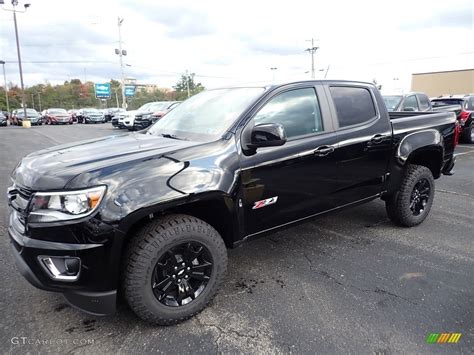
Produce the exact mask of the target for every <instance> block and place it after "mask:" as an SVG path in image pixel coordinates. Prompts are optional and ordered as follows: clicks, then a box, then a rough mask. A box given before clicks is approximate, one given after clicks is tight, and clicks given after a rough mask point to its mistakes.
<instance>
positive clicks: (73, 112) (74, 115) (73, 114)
mask: <svg viewBox="0 0 474 355" xmlns="http://www.w3.org/2000/svg"><path fill="white" fill-rule="evenodd" d="M77 111H78V110H68V111H67V113H68V114H69V116H71V118H72V121H73V122H77V117H76V114H77Z"/></svg>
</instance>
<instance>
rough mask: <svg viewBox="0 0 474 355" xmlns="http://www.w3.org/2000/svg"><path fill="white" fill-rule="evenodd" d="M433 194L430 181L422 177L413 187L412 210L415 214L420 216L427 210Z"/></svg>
mask: <svg viewBox="0 0 474 355" xmlns="http://www.w3.org/2000/svg"><path fill="white" fill-rule="evenodd" d="M430 195H431V187H430V183H429V181H428V180H427V179H425V178H422V179H420V180H419V181H418V182H417V183H416V184H415V187H414V188H413V192H412V194H411V198H410V210H411V211H412V213H413V215H414V216H419V215H420V214H422V213H423V211H424V210H425V206H426V205H427V204H428V201H429V199H430Z"/></svg>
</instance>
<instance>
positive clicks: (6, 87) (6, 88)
mask: <svg viewBox="0 0 474 355" xmlns="http://www.w3.org/2000/svg"><path fill="white" fill-rule="evenodd" d="M0 64H1V65H2V66H3V81H4V82H5V101H6V103H7V112H8V114H9V115H10V105H9V103H8V86H7V75H6V74H5V61H4V60H0Z"/></svg>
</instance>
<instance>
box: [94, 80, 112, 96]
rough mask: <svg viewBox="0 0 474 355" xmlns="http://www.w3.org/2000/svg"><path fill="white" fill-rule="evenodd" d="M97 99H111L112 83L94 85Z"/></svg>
mask: <svg viewBox="0 0 474 355" xmlns="http://www.w3.org/2000/svg"><path fill="white" fill-rule="evenodd" d="M94 88H95V97H96V98H97V99H110V83H104V84H97V83H96V84H94Z"/></svg>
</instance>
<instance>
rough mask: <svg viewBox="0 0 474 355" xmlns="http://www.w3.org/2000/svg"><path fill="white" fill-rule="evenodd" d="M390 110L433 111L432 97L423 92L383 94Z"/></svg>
mask: <svg viewBox="0 0 474 355" xmlns="http://www.w3.org/2000/svg"><path fill="white" fill-rule="evenodd" d="M383 100H384V102H385V106H387V110H388V111H389V112H402V111H407V112H418V111H420V112H426V111H433V107H432V106H431V102H430V99H429V98H428V96H427V95H426V94H424V93H421V92H409V93H406V94H402V95H383Z"/></svg>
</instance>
